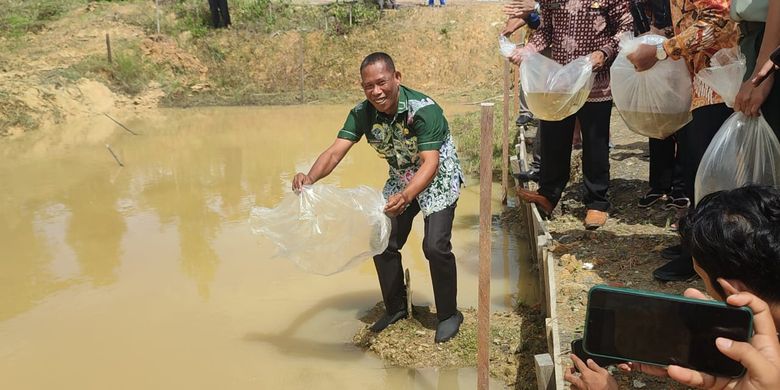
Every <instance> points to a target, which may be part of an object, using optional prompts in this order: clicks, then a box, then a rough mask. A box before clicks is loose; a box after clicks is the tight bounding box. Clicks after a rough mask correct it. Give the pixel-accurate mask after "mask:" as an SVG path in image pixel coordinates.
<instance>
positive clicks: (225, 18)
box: [219, 0, 230, 27]
mask: <svg viewBox="0 0 780 390" xmlns="http://www.w3.org/2000/svg"><path fill="white" fill-rule="evenodd" d="M219 11H220V13H221V14H222V27H227V26H230V11H229V10H228V2H227V0H220V1H219Z"/></svg>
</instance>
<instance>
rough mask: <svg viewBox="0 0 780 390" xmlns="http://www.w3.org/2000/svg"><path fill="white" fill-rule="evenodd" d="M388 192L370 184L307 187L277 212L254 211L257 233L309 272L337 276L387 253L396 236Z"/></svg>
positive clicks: (291, 197) (278, 206) (287, 198)
mask: <svg viewBox="0 0 780 390" xmlns="http://www.w3.org/2000/svg"><path fill="white" fill-rule="evenodd" d="M385 203H386V202H385V199H384V197H383V196H382V193H381V192H379V191H377V190H374V189H373V188H370V187H366V186H359V187H356V188H353V189H341V188H338V187H335V186H332V185H327V184H314V185H312V186H304V188H303V189H302V190H301V193H300V194H298V195H296V194H294V193H289V194H287V195H286V196H285V197H284V199H282V201H281V202H280V203H279V204H278V205H277V206H276V207H274V208H264V207H254V208H253V209H252V214H251V220H250V222H251V225H252V232H253V233H255V234H258V235H262V236H265V237H267V238H269V239H270V240H271V241H273V242H274V243H275V244H276V245H277V246H278V247H279V250H280V253H279V255H280V256H281V257H284V258H287V259H289V260H291V261H292V262H294V263H295V264H296V265H298V266H299V267H300V268H302V269H303V270H305V271H307V272H311V273H315V274H319V275H332V274H335V273H338V272H341V271H344V270H347V269H349V268H352V267H354V266H356V265H357V264H359V263H360V262H362V261H364V260H366V259H368V258H370V257H371V256H373V255H377V254H380V253H382V252H383V251H384V250H385V248H387V243H388V240H389V238H390V227H391V226H390V218H388V217H387V216H386V215H385V214H384V206H385Z"/></svg>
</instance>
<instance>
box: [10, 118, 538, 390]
mask: <svg viewBox="0 0 780 390" xmlns="http://www.w3.org/2000/svg"><path fill="white" fill-rule="evenodd" d="M444 106H445V110H446V113H448V114H449V115H452V114H453V113H457V112H463V111H465V110H470V109H473V108H469V107H465V106H458V105H455V104H445V105H444ZM349 108H350V107H349V106H300V107H246V108H237V107H230V108H199V109H182V110H160V111H155V112H153V113H148V114H144V115H143V116H142V117H134V116H132V115H127V116H124V117H120V118H119V119H121V122H123V123H124V124H125V125H126V126H127V127H128V128H130V129H132V130H133V131H135V132H138V133H140V134H139V135H137V136H134V135H132V134H130V133H128V132H127V131H124V130H123V129H121V128H120V127H118V126H117V125H116V124H115V123H113V122H112V121H110V120H109V119H108V118H106V117H104V116H95V117H92V118H89V119H87V120H84V121H81V122H77V123H70V124H68V125H66V126H62V127H61V128H58V129H55V130H54V131H51V132H49V133H44V132H41V133H35V132H33V133H28V134H26V135H24V136H22V137H21V138H16V139H4V140H0V161H2V163H0V183H1V184H0V220H1V221H2V223H0V254H1V255H0V389H55V388H56V389H80V390H81V389H307V390H315V389H334V388H338V389H368V388H372V389H458V388H462V389H470V388H474V386H475V383H476V371H475V369H473V368H463V369H450V370H436V369H421V370H414V369H404V368H392V367H385V365H384V364H383V362H382V361H381V360H379V359H378V358H377V357H375V356H374V355H372V354H371V353H366V352H363V351H361V350H360V349H358V348H356V347H354V346H352V344H351V338H352V336H353V334H354V333H355V331H356V330H357V329H358V328H359V327H361V326H363V325H364V324H363V323H362V322H361V321H360V320H359V319H360V318H361V317H362V316H363V314H364V313H365V312H366V311H367V310H368V309H370V308H372V307H373V306H374V305H375V304H376V303H377V302H379V301H381V296H380V293H379V286H378V282H377V280H376V275H375V271H374V268H373V264H372V262H371V261H366V262H365V263H363V264H362V265H360V266H358V267H356V268H354V269H351V270H349V271H346V272H343V273H340V274H336V275H333V276H329V277H322V276H317V275H312V274H307V273H304V272H302V271H300V270H299V269H298V268H296V266H294V265H293V264H292V263H290V262H288V261H285V260H284V259H283V258H279V257H274V255H275V253H276V249H275V247H274V245H273V243H272V242H269V241H268V240H266V239H264V238H262V237H258V236H254V235H252V233H251V232H250V228H249V224H248V219H249V212H250V209H251V208H252V207H253V206H255V205H260V206H265V207H272V206H274V205H275V204H276V203H277V202H278V201H279V200H280V199H281V197H282V196H283V195H284V194H285V192H286V191H289V190H288V188H289V181H290V179H291V177H292V175H293V174H294V173H295V172H296V171H298V170H306V169H308V167H309V166H310V165H311V164H312V163H313V161H314V159H315V158H316V157H317V154H318V153H319V152H320V151H322V150H323V149H324V148H325V147H326V146H328V145H329V144H330V143H331V142H332V140H333V138H334V137H335V135H336V132H337V131H338V130H339V128H340V126H341V124H342V123H343V120H344V118H345V117H346V113H347V110H348V109H349ZM106 144H110V146H111V150H112V151H113V152H114V153H115V154H116V156H117V158H118V159H119V161H121V162H122V164H124V167H120V166H119V165H118V163H117V162H116V161H115V160H114V158H113V157H112V155H111V154H110V153H109V151H108V149H107V148H106ZM386 172H387V169H386V163H385V162H384V161H382V160H380V159H379V158H377V157H376V154H375V153H374V152H373V150H372V149H371V148H370V147H369V146H368V145H367V144H365V142H362V143H361V144H358V145H356V146H355V147H353V148H352V150H351V151H350V153H349V155H348V156H347V158H346V159H345V160H344V161H343V162H342V163H341V165H340V166H339V167H338V168H337V169H336V171H334V173H333V174H332V175H331V177H329V178H327V179H326V182H328V183H331V184H337V185H339V186H342V187H352V186H356V185H360V184H366V185H369V186H373V187H375V188H381V186H382V184H383V182H384V180H385V178H386ZM467 184H468V186H467V187H466V188H465V189H464V191H463V193H462V195H461V199H460V201H459V203H458V208H457V211H456V217H455V224H454V225H455V227H454V232H453V238H452V242H453V246H454V249H453V251H454V253H455V254H456V256H457V258H458V260H457V261H458V267H459V268H458V271H459V286H458V289H459V295H458V301H459V302H458V303H459V305H460V306H462V307H468V306H474V307H476V305H477V272H478V231H477V229H478V224H479V216H478V209H479V201H478V195H479V183H478V179H476V178H470V179H469V181H468V183H467ZM493 193H494V197H495V198H496V199H495V200H494V203H493V210H494V211H493V213H494V214H497V213H498V212H499V211H500V207H501V205H500V203H499V202H498V197H499V196H500V188H499V187H498V186H495V187H494V190H493ZM494 227H495V228H494V237H493V238H494V240H493V269H492V273H493V279H492V289H491V295H492V308H493V310H505V309H507V308H510V307H511V306H512V305H513V304H514V302H515V301H516V300H517V299H520V300H525V301H527V302H536V300H537V296H538V292H537V291H536V290H535V289H534V287H533V286H534V280H535V278H536V277H537V276H536V275H535V274H532V273H530V272H529V271H527V269H528V264H527V262H528V260H527V259H528V257H529V256H528V248H527V245H526V244H525V243H523V242H518V240H517V237H516V234H515V233H513V232H509V231H506V230H504V229H502V228H501V227H500V226H499V225H498V223H496V224H495V225H494ZM422 231H423V224H422V219H421V218H420V217H418V220H417V221H416V222H415V226H414V229H413V230H412V233H411V235H410V238H409V241H408V242H407V245H406V247H405V249H404V256H405V257H404V266H405V267H408V268H409V269H410V270H411V273H412V278H413V283H414V285H415V289H414V301H415V304H416V305H425V304H429V305H432V303H433V295H432V291H431V283H430V277H429V273H428V266H427V264H426V260H425V259H424V257H423V254H422V250H421V245H422V243H421V240H422ZM501 387H502V385H501V384H500V383H493V388H501Z"/></svg>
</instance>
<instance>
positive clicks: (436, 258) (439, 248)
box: [374, 200, 458, 321]
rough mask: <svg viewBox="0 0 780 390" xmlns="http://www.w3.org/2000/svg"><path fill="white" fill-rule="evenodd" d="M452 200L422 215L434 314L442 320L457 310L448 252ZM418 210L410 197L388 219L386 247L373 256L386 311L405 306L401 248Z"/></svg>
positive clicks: (455, 283) (455, 284)
mask: <svg viewBox="0 0 780 390" xmlns="http://www.w3.org/2000/svg"><path fill="white" fill-rule="evenodd" d="M456 206H457V203H453V204H452V205H450V206H449V207H447V208H446V209H444V210H441V211H437V212H435V213H433V214H431V215H429V216H427V217H425V236H424V237H423V253H424V254H425V258H426V259H428V265H429V267H430V270H431V281H432V282H433V296H434V301H435V303H436V317H438V319H439V321H443V320H446V319H447V318H450V317H451V316H452V315H454V314H455V312H456V311H457V295H458V277H457V276H458V274H457V270H456V268H455V255H454V254H452V244H451V243H450V239H451V238H452V220H453V219H454V218H455V207H456ZM419 212H420V204H419V203H417V200H414V201H413V202H412V203H410V204H409V207H407V208H406V210H404V212H403V213H401V215H399V216H397V217H395V218H392V219H391V221H392V230H391V231H390V242H389V243H388V245H387V249H385V251H384V252H383V253H381V254H379V255H376V256H374V265H375V266H376V273H377V275H378V276H379V286H380V288H381V289H382V300H383V301H384V302H385V310H387V313H388V314H392V313H396V312H398V311H401V310H403V309H406V284H405V283H404V271H403V268H402V267H401V248H403V246H404V244H405V243H406V239H407V238H409V232H410V231H411V230H412V222H413V221H414V217H415V216H416V215H417V214H418V213H419Z"/></svg>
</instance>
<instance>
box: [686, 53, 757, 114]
mask: <svg viewBox="0 0 780 390" xmlns="http://www.w3.org/2000/svg"><path fill="white" fill-rule="evenodd" d="M746 70H747V67H746V66H745V56H744V55H743V54H742V53H741V52H740V51H739V49H738V48H736V47H734V48H728V49H720V50H718V52H717V53H715V55H713V56H712V58H711V59H710V66H709V67H707V68H704V69H702V70H700V71H699V73H697V74H696V77H697V78H698V79H699V80H701V82H703V83H704V84H705V85H707V86H708V87H710V88H712V90H713V91H715V93H717V94H718V95H720V97H722V98H723V101H724V102H726V105H727V106H729V107H734V99H735V98H736V97H737V93H738V92H739V88H740V87H741V86H742V77H744V76H745V71H746Z"/></svg>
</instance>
